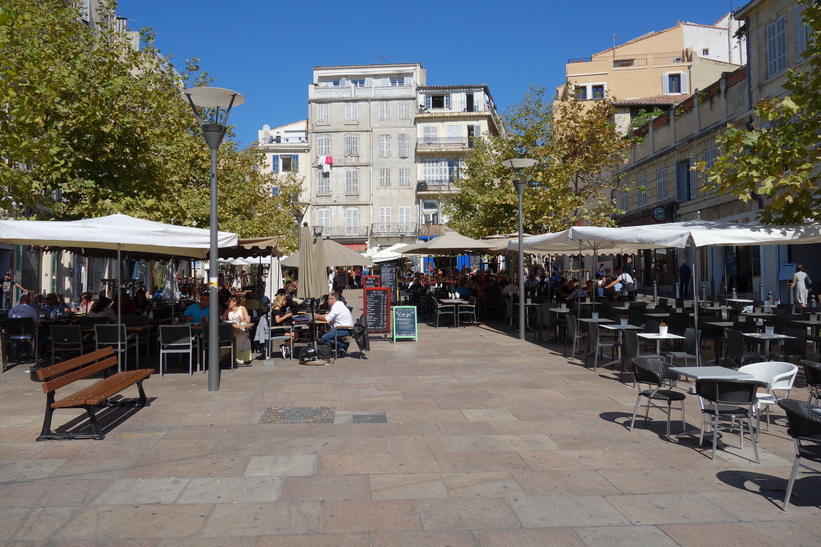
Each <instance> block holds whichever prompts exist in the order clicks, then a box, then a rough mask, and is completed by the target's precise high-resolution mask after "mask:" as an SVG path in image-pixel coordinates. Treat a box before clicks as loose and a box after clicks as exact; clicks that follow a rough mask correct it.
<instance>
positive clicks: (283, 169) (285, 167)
mask: <svg viewBox="0 0 821 547" xmlns="http://www.w3.org/2000/svg"><path fill="white" fill-rule="evenodd" d="M298 170H299V156H297V155H296V154H272V155H271V171H273V172H274V173H289V172H291V171H294V172H296V171H298Z"/></svg>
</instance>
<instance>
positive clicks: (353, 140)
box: [345, 135, 359, 157]
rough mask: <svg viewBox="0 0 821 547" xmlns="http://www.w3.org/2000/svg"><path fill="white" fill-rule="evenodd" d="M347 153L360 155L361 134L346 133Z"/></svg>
mask: <svg viewBox="0 0 821 547" xmlns="http://www.w3.org/2000/svg"><path fill="white" fill-rule="evenodd" d="M345 155H346V156H354V157H359V135H345Z"/></svg>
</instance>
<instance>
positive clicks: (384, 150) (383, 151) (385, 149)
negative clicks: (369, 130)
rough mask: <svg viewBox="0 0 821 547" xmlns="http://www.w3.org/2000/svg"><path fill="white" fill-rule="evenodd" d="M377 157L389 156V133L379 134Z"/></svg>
mask: <svg viewBox="0 0 821 547" xmlns="http://www.w3.org/2000/svg"><path fill="white" fill-rule="evenodd" d="M379 157H380V158H389V157H391V136H390V135H379Z"/></svg>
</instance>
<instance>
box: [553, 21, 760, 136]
mask: <svg viewBox="0 0 821 547" xmlns="http://www.w3.org/2000/svg"><path fill="white" fill-rule="evenodd" d="M738 27H739V24H738V22H737V21H736V20H735V19H734V18H733V17H731V15H730V14H727V15H725V16H724V17H722V18H721V19H720V20H719V21H717V22H715V23H713V24H712V25H701V24H695V23H685V22H681V21H679V22H678V23H676V25H675V26H673V27H670V28H667V29H664V30H661V31H657V32H650V33H647V34H645V35H643V36H639V37H638V38H635V39H632V40H629V41H628V42H626V43H623V44H620V45H614V47H613V48H611V49H608V50H605V51H600V52H598V53H595V54H593V55H591V56H590V57H585V58H572V59H568V62H567V64H566V65H565V75H566V81H565V84H564V85H561V86H559V87H558V88H557V90H556V94H557V96H558V97H559V98H560V99H562V98H568V97H571V96H574V95H575V97H576V98H577V99H579V100H581V101H594V100H598V99H603V98H604V97H609V98H612V99H614V100H615V103H616V107H617V113H616V119H615V121H616V124H617V126H618V127H619V128H620V130H621V131H622V132H625V133H626V132H627V128H628V125H629V123H630V119H631V117H633V116H635V115H636V114H637V113H638V112H639V111H640V110H641V109H645V110H647V111H651V110H652V109H653V108H654V107H660V108H661V109H662V110H666V109H667V108H669V106H670V105H672V104H675V103H677V102H679V101H681V100H682V98H684V97H687V96H689V95H690V94H691V93H692V91H693V89H696V88H702V89H703V88H704V87H706V86H707V85H709V84H710V83H712V82H714V81H716V80H717V79H718V78H719V77H720V76H721V74H722V73H723V72H727V71H730V70H733V69H734V68H737V67H739V66H741V65H743V64H744V62H745V59H746V52H745V45H744V40H743V38H742V39H739V38H736V37H735V34H736V32H737V30H738Z"/></svg>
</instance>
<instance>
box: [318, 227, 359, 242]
mask: <svg viewBox="0 0 821 547" xmlns="http://www.w3.org/2000/svg"><path fill="white" fill-rule="evenodd" d="M322 237H326V238H331V239H346V238H350V239H361V238H367V237H368V227H367V226H323V227H322Z"/></svg>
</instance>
